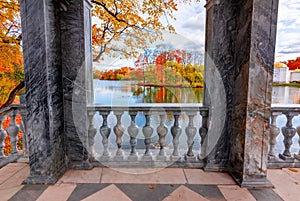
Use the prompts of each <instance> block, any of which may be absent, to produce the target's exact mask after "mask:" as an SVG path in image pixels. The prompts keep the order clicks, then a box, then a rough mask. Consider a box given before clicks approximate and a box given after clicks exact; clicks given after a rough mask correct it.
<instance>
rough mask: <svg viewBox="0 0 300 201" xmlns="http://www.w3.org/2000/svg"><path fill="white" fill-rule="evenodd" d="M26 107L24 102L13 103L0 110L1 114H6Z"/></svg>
mask: <svg viewBox="0 0 300 201" xmlns="http://www.w3.org/2000/svg"><path fill="white" fill-rule="evenodd" d="M25 109H26V107H25V105H24V104H11V105H9V106H8V107H5V108H2V109H1V110H0V116H3V115H6V114H7V113H9V112H11V111H14V110H25Z"/></svg>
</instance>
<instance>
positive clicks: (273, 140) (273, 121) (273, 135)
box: [268, 112, 281, 160]
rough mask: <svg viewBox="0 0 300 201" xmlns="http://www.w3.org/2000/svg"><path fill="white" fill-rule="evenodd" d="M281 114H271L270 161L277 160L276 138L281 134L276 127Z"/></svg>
mask: <svg viewBox="0 0 300 201" xmlns="http://www.w3.org/2000/svg"><path fill="white" fill-rule="evenodd" d="M280 114H281V113H279V112H273V113H272V114H271V128H270V139H269V146H270V148H269V153H268V160H275V159H276V153H275V145H276V138H277V136H278V135H279V133H280V129H279V128H278V127H277V125H276V119H277V117H278V115H280Z"/></svg>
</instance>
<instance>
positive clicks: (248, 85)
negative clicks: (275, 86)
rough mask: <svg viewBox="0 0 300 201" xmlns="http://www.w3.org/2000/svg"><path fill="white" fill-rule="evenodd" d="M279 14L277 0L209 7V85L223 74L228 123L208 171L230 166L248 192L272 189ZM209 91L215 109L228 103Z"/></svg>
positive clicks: (218, 3) (213, 0)
mask: <svg viewBox="0 0 300 201" xmlns="http://www.w3.org/2000/svg"><path fill="white" fill-rule="evenodd" d="M277 10H278V0H245V1H219V0H209V1H208V4H207V21H208V23H207V24H206V26H207V29H206V30H207V33H206V34H207V36H208V37H207V41H206V79H207V83H206V84H207V85H209V84H211V83H216V82H215V81H209V80H210V79H217V78H216V77H214V76H215V75H216V74H218V73H219V74H220V77H221V78H222V80H223V84H224V90H225V94H226V95H225V96H226V98H225V103H226V109H225V111H226V112H225V113H224V114H222V113H221V112H220V113H217V114H218V115H219V117H222V116H223V115H225V116H226V120H225V122H224V126H223V129H222V132H221V135H220V138H219V140H218V143H217V145H216V146H215V148H214V149H213V151H212V152H210V153H208V157H207V159H206V169H216V168H218V167H219V168H220V167H221V168H222V167H226V165H225V164H226V163H227V164H228V166H227V167H228V170H229V172H230V173H231V174H232V176H233V177H234V178H235V179H236V181H237V182H238V183H239V184H240V185H241V186H243V187H250V188H251V187H269V186H272V185H271V184H270V183H269V182H268V181H267V179H266V173H267V167H266V163H267V149H268V136H269V132H270V131H269V127H268V124H269V118H270V106H271V94H272V93H271V92H272V76H273V63H274V52H275V38H276V23H277ZM216 69H217V70H216ZM215 87H217V86H215ZM207 88H208V89H206V93H209V99H206V100H205V101H206V102H205V103H210V104H211V105H212V107H214V104H212V102H213V101H214V100H218V99H220V100H221V102H222V101H223V100H224V99H222V97H220V95H219V94H218V93H216V92H215V91H214V90H209V89H211V88H210V87H209V86H208V87H207ZM218 90H220V89H216V91H218ZM217 123H219V125H218V124H216V123H214V122H213V121H211V122H210V124H214V126H221V124H220V123H222V122H217ZM209 130H211V129H209ZM209 135H213V136H214V135H216V133H208V136H209ZM229 139H230V140H229Z"/></svg>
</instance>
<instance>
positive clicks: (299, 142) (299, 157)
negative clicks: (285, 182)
mask: <svg viewBox="0 0 300 201" xmlns="http://www.w3.org/2000/svg"><path fill="white" fill-rule="evenodd" d="M296 131H297V134H298V136H299V138H298V144H299V146H300V126H297V128H296ZM294 157H295V158H296V159H297V160H300V150H299V152H298V154H294Z"/></svg>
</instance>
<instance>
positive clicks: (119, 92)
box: [94, 80, 300, 153]
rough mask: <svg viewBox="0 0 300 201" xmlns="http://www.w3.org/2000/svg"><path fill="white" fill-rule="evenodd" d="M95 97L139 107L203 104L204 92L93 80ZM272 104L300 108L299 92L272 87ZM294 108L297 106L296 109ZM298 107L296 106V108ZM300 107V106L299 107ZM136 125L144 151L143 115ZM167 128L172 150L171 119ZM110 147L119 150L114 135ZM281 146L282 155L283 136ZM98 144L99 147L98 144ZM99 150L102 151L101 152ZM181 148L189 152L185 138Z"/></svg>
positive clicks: (105, 102) (153, 122)
mask: <svg viewBox="0 0 300 201" xmlns="http://www.w3.org/2000/svg"><path fill="white" fill-rule="evenodd" d="M94 93H95V99H94V100H95V104H101V105H138V104H142V103H159V104H163V103H191V104H193V103H202V98H203V89H201V88H194V89H193V88H178V87H166V88H163V87H143V86H138V85H137V83H136V82H134V81H106V80H94ZM272 103H273V104H279V105H286V104H293V105H294V104H300V89H299V88H294V87H273V92H272ZM294 106H295V105H294ZM296 106H297V105H296ZM298 106H300V105H298ZM108 118H109V121H108V122H109V126H110V127H111V128H112V127H113V126H114V125H115V123H116V119H115V117H114V116H113V115H110V116H109V117H108ZM187 119H188V118H187V116H186V115H185V114H183V115H182V117H181V118H180V125H181V127H183V128H185V126H186V125H187ZM199 122H201V117H200V116H199V115H198V116H196V117H195V119H194V123H195V126H196V127H197V129H199V127H200V123H199ZM136 123H137V125H138V127H139V128H140V129H139V130H140V131H139V135H138V140H140V143H138V146H140V148H141V147H143V134H142V132H141V130H142V129H141V128H142V127H143V126H144V124H145V117H144V115H143V114H142V113H139V114H138V115H137V116H136ZM101 124H102V118H101V117H100V116H99V115H97V118H96V120H95V126H96V127H98V128H99V127H100V126H101ZM122 124H123V125H125V128H127V127H128V126H129V124H130V118H129V116H128V114H127V113H125V115H123V117H122ZM158 124H159V117H158V116H157V115H153V116H151V125H152V126H153V127H154V128H156V125H158ZM285 124H286V118H285V116H283V115H281V116H279V117H278V118H277V125H278V126H279V127H282V126H284V125H285ZM166 125H167V127H168V128H169V133H168V135H167V146H172V144H171V134H170V128H171V126H172V125H173V117H172V115H168V117H167V120H166ZM293 125H297V126H298V125H300V117H299V116H298V117H295V118H294V119H293ZM100 138H101V137H100V134H99V133H98V134H97V136H96V138H95V140H96V141H98V142H100ZM123 140H124V145H123V148H129V135H128V134H127V133H125V135H124V136H123ZM157 140H158V138H157V137H156V138H153V143H155V141H157ZM297 140H298V136H296V137H294V139H293V141H294V143H293V146H292V149H291V151H292V153H296V152H298V151H299V145H298V143H297ZM110 141H111V143H110V147H111V148H116V146H115V143H114V141H115V135H114V134H112V135H111V137H110ZM277 141H278V146H277V147H276V152H278V153H279V152H282V150H283V147H284V145H283V136H282V134H280V135H279V136H278V138H277ZM97 144H98V143H97ZM99 146H100V148H99ZM101 146H102V145H101V143H100V145H99V144H98V145H97V146H96V147H98V148H96V151H97V150H98V151H97V152H98V153H99V152H101ZM180 147H181V149H182V150H184V149H185V148H186V137H185V135H181V137H180ZM194 148H195V150H199V148H200V138H199V136H198V135H197V137H196V138H195V145H194Z"/></svg>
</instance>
